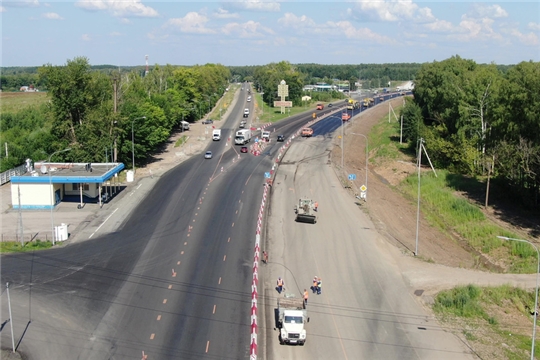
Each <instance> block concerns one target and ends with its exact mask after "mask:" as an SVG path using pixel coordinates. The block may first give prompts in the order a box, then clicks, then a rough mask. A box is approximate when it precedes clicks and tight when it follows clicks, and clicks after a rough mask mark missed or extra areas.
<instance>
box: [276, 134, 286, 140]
mask: <svg viewBox="0 0 540 360" xmlns="http://www.w3.org/2000/svg"><path fill="white" fill-rule="evenodd" d="M277 141H285V136H283V135H278V136H277Z"/></svg>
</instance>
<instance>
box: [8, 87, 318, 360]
mask: <svg viewBox="0 0 540 360" xmlns="http://www.w3.org/2000/svg"><path fill="white" fill-rule="evenodd" d="M246 97H247V94H246V92H245V91H244V92H243V93H242V94H241V96H240V97H239V101H238V102H237V104H235V106H234V108H233V110H232V111H231V115H230V117H229V119H228V120H227V121H226V123H225V124H224V126H223V127H222V132H223V137H224V140H225V139H226V138H227V137H229V136H231V137H232V138H233V134H234V131H235V130H236V127H237V125H238V123H239V121H240V120H241V118H242V116H241V114H242V112H243V109H244V108H245V107H250V109H251V110H253V108H252V106H253V102H251V103H247V102H245V98H246ZM306 119H307V118H306V116H297V117H291V118H290V119H288V120H286V121H284V122H283V123H281V124H279V125H276V126H275V127H273V128H272V130H275V133H274V134H273V135H272V138H273V140H274V141H275V137H276V136H277V133H278V132H279V133H280V134H285V135H286V136H288V135H289V134H291V133H292V132H294V131H295V130H296V129H297V128H298V127H299V126H301V124H302V123H304V122H306V121H307V120H306ZM280 145H281V144H278V145H275V143H271V144H270V146H269V147H267V148H266V150H265V152H264V153H263V154H262V155H261V156H258V157H254V156H252V155H251V154H239V153H238V148H239V147H235V146H234V145H232V146H231V145H230V143H227V141H216V142H212V143H211V144H210V145H209V147H208V149H209V150H212V151H213V153H214V157H213V158H212V159H208V160H207V159H204V158H203V157H202V155H201V156H199V157H194V158H191V159H190V160H188V161H186V162H184V163H182V164H181V165H179V166H178V167H176V168H174V169H172V170H171V171H169V172H167V173H166V174H165V175H163V176H162V177H161V178H160V179H159V181H158V183H157V184H156V186H155V187H154V188H153V189H152V190H151V191H149V192H148V194H147V196H146V197H145V198H144V199H143V200H142V201H141V202H140V203H139V204H138V205H137V207H136V208H135V209H134V210H133V211H132V212H131V214H130V215H129V217H128V218H127V219H126V220H125V222H123V223H121V225H120V227H119V228H118V229H117V230H116V231H114V232H111V233H109V234H108V235H105V236H95V237H92V238H91V239H90V240H88V241H84V242H78V243H74V244H71V245H68V246H66V247H64V248H57V249H53V250H50V251H44V252H36V253H33V254H12V255H3V256H2V263H1V270H2V273H1V280H2V281H3V283H6V282H9V283H10V284H11V285H10V292H11V299H12V308H13V319H14V327H15V333H16V334H17V335H18V336H17V337H18V339H17V343H19V341H20V343H19V344H18V349H19V350H20V351H21V352H23V353H24V354H26V355H28V357H29V358H30V359H53V358H61V359H134V358H139V357H140V356H141V355H142V352H143V351H144V353H145V354H147V355H148V356H149V358H150V359H169V358H181V359H191V358H197V359H204V358H208V359H212V358H219V359H224V358H231V359H238V358H246V357H247V356H249V343H250V330H251V329H250V323H249V321H250V300H251V296H250V295H251V287H250V286H251V278H252V259H253V246H254V240H255V227H256V219H257V215H258V210H259V205H260V201H261V197H262V192H263V184H264V179H263V176H264V172H265V171H268V170H269V169H270V168H271V166H272V162H271V161H272V159H273V157H272V156H273V155H275V153H276V151H277V150H278V149H279V146H280ZM4 295H5V294H4ZM2 311H3V314H7V306H6V302H5V301H4V302H3V303H2ZM3 318H4V320H5V319H6V318H7V317H6V316H4V317H3ZM19 334H21V335H20V337H19ZM2 341H3V342H4V343H8V342H9V338H8V337H7V336H6V332H3V334H2Z"/></svg>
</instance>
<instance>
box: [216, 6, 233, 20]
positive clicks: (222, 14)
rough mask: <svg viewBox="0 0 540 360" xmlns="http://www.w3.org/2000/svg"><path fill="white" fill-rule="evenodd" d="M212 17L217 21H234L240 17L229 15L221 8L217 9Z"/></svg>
mask: <svg viewBox="0 0 540 360" xmlns="http://www.w3.org/2000/svg"><path fill="white" fill-rule="evenodd" d="M212 16H213V17H215V18H218V19H236V18H238V17H240V15H238V14H235V13H230V12H229V11H228V10H225V9H223V8H219V9H217V11H216V12H215V13H214V14H213V15H212Z"/></svg>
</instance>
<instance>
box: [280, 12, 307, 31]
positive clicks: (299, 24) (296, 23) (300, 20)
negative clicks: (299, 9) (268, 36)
mask: <svg viewBox="0 0 540 360" xmlns="http://www.w3.org/2000/svg"><path fill="white" fill-rule="evenodd" d="M278 24H280V25H282V26H285V27H290V28H295V29H300V28H314V27H316V26H317V24H316V23H315V21H314V20H313V19H311V18H308V17H307V16H306V15H302V16H296V15H294V14H292V13H285V15H283V17H281V18H279V19H278Z"/></svg>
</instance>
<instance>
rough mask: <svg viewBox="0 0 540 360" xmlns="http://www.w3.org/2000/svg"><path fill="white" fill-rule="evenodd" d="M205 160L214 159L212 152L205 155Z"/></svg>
mask: <svg viewBox="0 0 540 360" xmlns="http://www.w3.org/2000/svg"><path fill="white" fill-rule="evenodd" d="M204 158H205V159H211V158H212V152H211V151H207V152H205V153H204Z"/></svg>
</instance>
